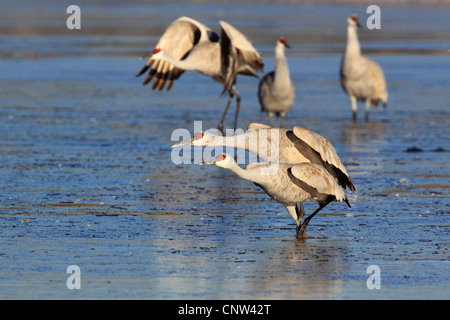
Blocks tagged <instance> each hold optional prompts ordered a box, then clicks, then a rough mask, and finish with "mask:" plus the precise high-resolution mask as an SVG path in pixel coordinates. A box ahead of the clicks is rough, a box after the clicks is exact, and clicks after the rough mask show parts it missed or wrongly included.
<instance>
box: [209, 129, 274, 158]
mask: <svg viewBox="0 0 450 320" xmlns="http://www.w3.org/2000/svg"><path fill="white" fill-rule="evenodd" d="M276 134H279V131H278V130H269V129H267V130H263V129H260V130H248V131H246V132H245V133H243V134H238V135H234V136H216V137H215V139H214V141H213V142H212V143H211V144H210V146H224V147H230V148H238V149H245V150H247V151H249V152H251V153H253V154H256V155H257V156H258V157H259V158H260V159H261V160H263V161H265V162H273V161H278V156H279V148H278V149H277V147H279V146H278V144H276V143H271V141H279V137H276V136H274V135H276Z"/></svg>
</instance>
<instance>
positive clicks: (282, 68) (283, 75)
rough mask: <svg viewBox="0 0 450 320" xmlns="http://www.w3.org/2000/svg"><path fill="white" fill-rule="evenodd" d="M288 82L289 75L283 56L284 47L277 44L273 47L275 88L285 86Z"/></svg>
mask: <svg viewBox="0 0 450 320" xmlns="http://www.w3.org/2000/svg"><path fill="white" fill-rule="evenodd" d="M289 80H290V74H289V67H288V63H287V60H286V56H285V55H284V45H283V44H282V43H280V42H278V43H277V45H276V47H275V74H274V84H275V87H277V86H286V84H287V83H288V82H289Z"/></svg>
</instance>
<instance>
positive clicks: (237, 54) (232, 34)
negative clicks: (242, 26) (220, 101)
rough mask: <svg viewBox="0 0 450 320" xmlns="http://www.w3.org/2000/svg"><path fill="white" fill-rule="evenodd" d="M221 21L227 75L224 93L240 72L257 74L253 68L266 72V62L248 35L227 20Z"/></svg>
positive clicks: (221, 39) (223, 58)
mask: <svg viewBox="0 0 450 320" xmlns="http://www.w3.org/2000/svg"><path fill="white" fill-rule="evenodd" d="M219 23H220V26H221V34H220V44H221V63H222V73H223V74H224V75H225V82H224V90H223V92H222V93H224V92H225V91H227V90H229V89H230V88H231V87H232V86H233V85H234V83H235V82H236V77H237V74H238V73H241V74H245V75H252V76H257V74H256V72H255V71H254V70H253V69H257V70H260V71H261V72H264V63H263V61H262V58H261V55H260V53H259V52H258V51H257V50H256V49H255V48H254V47H253V45H252V44H251V42H250V41H249V40H248V39H247V37H246V36H244V35H243V34H242V33H241V32H240V31H238V30H237V29H236V28H234V27H233V26H232V25H230V24H229V23H227V22H225V21H220V22H219ZM252 68H253V69H252Z"/></svg>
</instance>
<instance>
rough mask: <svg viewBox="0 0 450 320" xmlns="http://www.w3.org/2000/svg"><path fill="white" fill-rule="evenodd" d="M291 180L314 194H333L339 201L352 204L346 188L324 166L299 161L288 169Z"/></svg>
mask: <svg viewBox="0 0 450 320" xmlns="http://www.w3.org/2000/svg"><path fill="white" fill-rule="evenodd" d="M288 176H289V178H290V179H291V181H292V182H293V183H294V184H296V185H298V186H299V187H300V188H302V189H304V190H305V191H307V192H309V193H310V194H311V195H312V196H317V195H318V194H326V195H333V196H335V197H336V200H338V201H345V202H347V204H348V205H349V206H350V204H349V203H348V200H347V196H346V195H345V192H344V190H342V188H341V187H340V186H339V185H338V184H337V183H336V180H335V179H334V178H333V177H332V176H331V175H330V174H329V173H328V171H327V170H325V169H324V168H323V167H321V166H319V165H317V164H314V163H299V164H296V165H293V166H292V167H291V168H289V169H288Z"/></svg>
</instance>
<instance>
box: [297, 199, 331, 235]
mask: <svg viewBox="0 0 450 320" xmlns="http://www.w3.org/2000/svg"><path fill="white" fill-rule="evenodd" d="M334 199H335V197H334V196H329V197H328V198H327V199H326V200H325V201H324V202H322V203H321V204H320V205H319V208H318V209H317V210H316V211H314V212H313V213H311V214H310V215H309V216H307V217H306V218H305V220H304V221H303V223H302V224H301V225H300V227H298V228H297V238H307V236H306V234H305V231H306V227H307V226H308V224H309V221H310V220H311V219H312V218H313V217H314V216H315V215H316V214H317V213H318V212H319V211H320V210H322V209H323V208H324V207H325V206H326V205H327V204H329V203H330V202H331V201H333V200H334Z"/></svg>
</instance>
